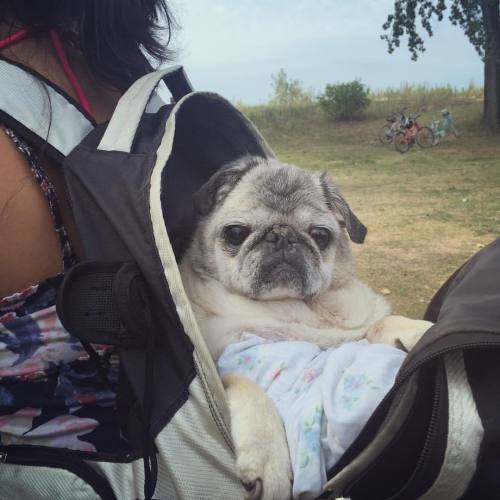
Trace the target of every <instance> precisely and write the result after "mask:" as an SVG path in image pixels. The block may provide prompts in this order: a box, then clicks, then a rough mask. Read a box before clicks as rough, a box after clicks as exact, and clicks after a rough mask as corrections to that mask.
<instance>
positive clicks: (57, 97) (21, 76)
mask: <svg viewBox="0 0 500 500" xmlns="http://www.w3.org/2000/svg"><path fill="white" fill-rule="evenodd" d="M0 82H1V83H0V124H3V125H5V126H7V127H10V128H12V129H13V130H14V131H15V132H16V133H17V134H18V135H19V136H20V137H22V138H23V139H25V140H26V141H28V142H29V143H30V144H32V145H33V146H35V147H37V148H44V150H45V151H46V153H47V154H48V156H50V157H51V158H52V159H53V160H55V161H56V162H57V163H62V160H63V159H64V158H65V157H66V156H67V155H68V154H69V152H70V151H71V150H72V149H73V148H74V147H75V146H76V145H77V144H79V143H80V142H81V140H82V139H83V138H84V137H85V136H86V135H87V134H88V133H89V132H90V131H91V130H92V129H93V128H94V127H95V125H96V124H95V122H94V120H93V119H92V117H91V116H89V115H88V113H86V112H85V110H84V109H83V108H82V107H81V106H80V104H79V103H78V102H77V101H76V100H74V99H72V98H71V97H70V96H68V95H66V94H64V93H63V92H62V91H61V90H60V89H58V88H57V87H56V86H55V85H53V84H52V83H51V82H49V81H48V80H47V79H45V78H44V77H43V76H41V75H39V74H38V73H36V72H33V71H31V70H30V69H29V68H26V67H25V66H23V65H20V64H17V63H13V62H11V61H7V60H5V59H0Z"/></svg>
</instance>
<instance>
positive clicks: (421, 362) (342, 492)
mask: <svg viewBox="0 0 500 500" xmlns="http://www.w3.org/2000/svg"><path fill="white" fill-rule="evenodd" d="M492 346H493V347H500V341H499V340H497V341H490V342H488V341H483V342H475V343H473V342H471V343H469V344H461V345H459V346H456V345H455V346H452V347H445V348H442V349H439V350H438V351H435V352H434V353H432V354H428V355H427V356H425V357H424V358H422V359H421V360H419V361H417V362H416V363H415V364H414V365H413V367H412V368H411V369H410V370H407V371H406V372H405V373H404V374H403V375H402V376H401V377H400V378H398V379H397V380H396V382H395V383H394V385H393V386H392V388H391V390H390V391H389V392H388V393H387V394H386V395H385V397H384V398H383V399H382V401H381V402H380V403H379V405H378V407H377V408H379V407H382V406H383V405H384V404H386V403H387V402H388V401H389V400H390V399H392V398H393V396H394V395H395V394H396V392H397V391H398V390H399V389H400V388H401V386H402V385H403V384H404V383H405V382H406V381H407V380H408V378H409V377H410V376H411V375H413V374H414V373H415V372H416V371H417V370H418V369H419V368H420V367H421V366H422V365H424V364H426V363H428V362H429V361H432V360H433V359H436V358H438V357H439V356H441V355H443V354H447V353H449V352H452V351H457V350H463V351H465V350H467V349H472V348H480V347H492ZM375 413H376V412H374V413H372V415H371V417H370V418H369V419H368V421H367V423H366V424H365V428H366V427H368V426H369V425H370V424H371V423H372V421H373V420H374V418H375ZM433 413H434V412H433ZM436 419H437V417H436ZM434 425H435V423H434ZM430 449H431V448H430V445H429V446H428V449H426V450H425V452H426V454H428V453H430ZM423 452H424V450H422V453H423ZM420 462H421V458H420V459H419V464H420ZM364 472H365V471H363V472H362V473H361V475H359V476H358V477H357V478H353V479H352V480H351V481H350V482H347V483H346V485H345V486H344V488H342V490H337V489H332V490H331V495H330V497H329V498H333V499H335V498H342V497H343V496H346V495H347V496H348V494H349V491H350V490H351V489H352V487H353V486H355V485H356V483H357V482H359V481H360V480H361V479H362V478H363V475H364ZM330 479H332V478H330Z"/></svg>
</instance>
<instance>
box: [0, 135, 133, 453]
mask: <svg viewBox="0 0 500 500" xmlns="http://www.w3.org/2000/svg"><path fill="white" fill-rule="evenodd" d="M0 133H6V134H7V135H8V136H9V137H10V139H11V140H12V141H13V142H14V144H15V145H16V146H17V148H18V149H19V150H20V151H21V152H22V154H23V155H24V156H25V158H26V159H27V161H28V163H29V166H30V169H31V172H32V174H33V175H34V177H35V179H36V180H37V182H38V184H39V185H40V188H41V189H42V192H43V193H44V195H45V198H46V199H47V203H48V206H49V208H50V212H51V215H52V220H53V224H54V229H55V231H56V232H57V234H58V235H59V241H60V244H61V249H62V254H63V261H64V269H68V268H69V267H70V266H71V265H73V264H74V263H75V256H74V254H73V251H72V248H71V245H70V242H69V239H68V236H67V232H66V229H65V228H64V225H63V222H62V218H61V213H60V210H59V206H58V203H57V198H56V193H55V189H54V187H53V186H52V184H51V182H50V180H49V179H48V177H47V176H46V175H45V173H44V171H43V168H42V166H41V165H40V163H39V161H38V159H37V157H36V156H35V155H34V154H33V152H32V150H31V149H30V147H29V146H28V145H27V144H26V143H24V142H23V141H22V140H20V139H19V138H18V137H17V136H16V134H15V133H14V132H13V131H12V130H10V129H5V130H2V129H0ZM62 279H63V274H61V275H58V276H54V277H51V278H48V279H46V280H44V281H42V282H41V283H38V284H36V285H33V286H30V287H28V288H27V289H25V290H23V291H21V292H19V293H14V294H13V295H10V296H8V297H5V298H3V299H0V445H4V446H5V445H21V444H22V445H41V446H50V447H57V448H67V449H72V450H80V451H89V452H103V453H120V452H123V451H124V450H125V449H126V446H127V443H126V441H125V439H124V438H123V437H122V436H121V434H120V426H119V422H118V417H117V412H116V404H115V403H116V389H117V380H118V368H119V366H118V357H117V354H116V353H115V352H114V350H113V348H111V347H110V346H102V345H93V347H94V350H95V351H96V352H97V354H98V355H99V360H100V365H101V367H103V368H104V373H105V374H106V377H105V379H104V378H103V375H102V373H103V370H100V369H98V368H99V367H98V365H97V364H96V363H95V360H93V359H90V358H89V355H88V354H87V351H86V350H85V349H84V347H83V346H82V344H81V342H80V341H79V340H78V339H77V338H75V337H73V336H72V335H70V334H69V333H68V332H67V331H66V330H65V329H64V327H63V326H62V324H61V322H60V320H59V318H58V316H57V314H56V306H55V303H56V294H57V289H58V286H59V285H60V283H61V281H62Z"/></svg>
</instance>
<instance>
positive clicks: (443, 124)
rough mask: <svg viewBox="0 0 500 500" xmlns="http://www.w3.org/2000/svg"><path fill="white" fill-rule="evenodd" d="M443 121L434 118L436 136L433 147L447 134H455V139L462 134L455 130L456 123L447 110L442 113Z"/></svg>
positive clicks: (433, 125)
mask: <svg viewBox="0 0 500 500" xmlns="http://www.w3.org/2000/svg"><path fill="white" fill-rule="evenodd" d="M441 115H442V119H441V120H437V119H436V118H435V117H434V116H433V117H432V125H431V128H432V133H433V134H434V141H433V144H432V145H433V146H435V145H436V144H438V143H439V141H440V140H441V137H444V136H445V135H446V133H447V132H450V131H451V132H453V135H454V136H455V137H458V136H459V135H460V134H459V133H458V132H457V129H456V128H455V122H454V121H453V117H452V116H451V113H450V112H449V111H448V110H447V109H446V108H445V109H443V110H442V111H441Z"/></svg>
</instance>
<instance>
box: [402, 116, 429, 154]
mask: <svg viewBox="0 0 500 500" xmlns="http://www.w3.org/2000/svg"><path fill="white" fill-rule="evenodd" d="M419 116H420V115H417V116H413V117H411V116H410V117H408V119H407V122H406V123H405V124H404V129H403V130H401V131H400V132H398V133H397V134H396V136H395V137H394V147H395V148H396V149H397V150H398V151H399V152H400V153H406V152H407V151H409V149H410V148H411V147H413V146H414V145H415V143H417V144H418V145H419V146H420V147H421V148H430V147H431V146H432V145H433V143H434V133H433V132H432V130H431V129H430V128H429V127H421V126H420V125H419V124H418V122H417V118H418V117H419Z"/></svg>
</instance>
